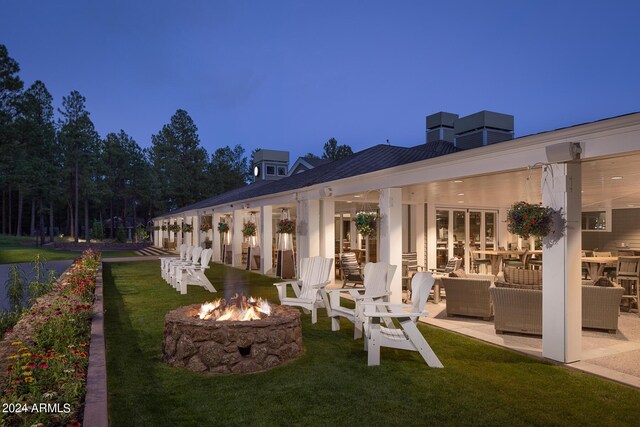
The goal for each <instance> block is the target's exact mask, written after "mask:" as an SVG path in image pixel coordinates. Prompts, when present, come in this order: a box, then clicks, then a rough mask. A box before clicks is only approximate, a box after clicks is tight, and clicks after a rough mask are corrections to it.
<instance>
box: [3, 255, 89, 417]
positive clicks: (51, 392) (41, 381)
mask: <svg viewBox="0 0 640 427" xmlns="http://www.w3.org/2000/svg"><path fill="white" fill-rule="evenodd" d="M99 265H100V254H99V253H97V252H94V251H91V250H87V251H85V252H84V253H83V254H82V256H80V257H78V258H77V259H76V260H75V261H74V263H73V265H72V266H71V267H69V269H68V270H67V274H65V275H63V277H62V278H61V279H60V280H59V281H58V282H57V283H56V285H55V286H54V288H53V290H52V291H51V292H50V293H48V294H47V295H45V296H43V297H41V298H39V299H38V300H37V301H36V303H35V304H34V305H33V307H31V308H30V309H29V310H27V311H26V312H25V314H24V315H23V317H22V319H21V320H20V321H19V322H18V324H17V325H16V326H15V328H14V329H13V330H11V331H8V332H7V333H6V334H5V336H4V339H3V340H2V341H0V369H1V371H0V372H1V373H2V376H1V377H0V390H1V392H0V396H1V397H0V404H1V405H2V407H3V408H5V407H6V408H7V409H8V410H9V411H8V412H4V411H3V412H0V425H3V426H5V425H6V426H14V425H33V424H37V423H44V425H47V426H66V425H72V424H73V423H76V422H77V421H78V418H79V415H80V411H81V408H82V405H83V401H84V396H85V391H86V374H87V367H88V353H89V340H90V326H91V317H92V315H93V310H92V304H93V291H94V289H95V284H96V273H97V270H98V266H99Z"/></svg>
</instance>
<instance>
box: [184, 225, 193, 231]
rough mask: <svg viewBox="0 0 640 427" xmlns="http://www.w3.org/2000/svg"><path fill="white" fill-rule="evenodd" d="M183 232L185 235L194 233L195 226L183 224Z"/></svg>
mask: <svg viewBox="0 0 640 427" xmlns="http://www.w3.org/2000/svg"><path fill="white" fill-rule="evenodd" d="M182 231H183V232H185V233H191V232H193V225H192V224H182Z"/></svg>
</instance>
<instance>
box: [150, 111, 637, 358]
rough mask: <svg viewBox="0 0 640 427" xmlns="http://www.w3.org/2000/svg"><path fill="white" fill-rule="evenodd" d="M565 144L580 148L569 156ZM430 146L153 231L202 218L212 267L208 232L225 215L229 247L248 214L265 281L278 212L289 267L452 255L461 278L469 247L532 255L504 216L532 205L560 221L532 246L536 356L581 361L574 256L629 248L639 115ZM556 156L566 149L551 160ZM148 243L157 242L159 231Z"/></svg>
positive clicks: (214, 202) (213, 208)
mask: <svg viewBox="0 0 640 427" xmlns="http://www.w3.org/2000/svg"><path fill="white" fill-rule="evenodd" d="M572 147H573V148H577V147H579V148H580V150H579V151H580V152H579V153H578V152H577V151H576V152H574V153H571V151H570V150H571V148H572ZM440 148H441V147H437V146H429V144H427V145H426V146H425V147H412V148H402V147H387V146H383V145H380V146H375V147H372V148H371V149H368V150H364V151H363V152H360V153H356V154H355V155H353V156H352V157H351V158H348V159H345V160H343V161H338V162H334V163H329V164H326V165H323V166H320V167H318V168H316V169H312V170H310V171H307V172H305V173H302V174H299V175H294V176H292V177H289V178H285V179H283V180H281V181H279V182H278V183H277V184H271V183H269V185H266V184H265V183H256V184H253V185H251V186H249V187H247V189H246V190H234V192H232V193H233V194H225V195H221V196H218V197H216V198H213V199H211V200H207V201H203V202H201V203H198V204H196V205H194V206H189V207H185V208H183V209H181V210H180V211H177V212H174V213H171V214H167V216H165V217H160V218H156V220H155V224H156V225H157V226H160V225H162V224H163V223H165V222H167V221H176V222H177V221H179V222H184V223H189V224H192V225H193V229H194V230H199V226H200V224H201V223H202V222H203V221H209V219H206V220H203V218H207V217H209V218H210V221H211V223H212V224H213V227H214V230H212V231H211V235H212V236H211V237H212V240H213V249H214V260H220V258H219V256H216V255H219V251H220V248H221V245H220V243H221V241H220V238H221V235H220V234H219V233H217V232H215V225H216V224H217V223H218V222H219V221H220V220H221V218H229V219H230V222H231V241H232V244H231V246H232V247H233V248H239V247H241V246H242V244H243V237H242V233H241V230H242V226H243V223H245V222H246V221H247V218H248V217H249V216H252V217H253V218H255V220H256V221H257V223H258V233H257V236H255V237H256V238H255V239H254V240H255V241H256V242H258V243H257V245H258V246H259V247H260V250H259V252H260V266H259V271H260V272H261V273H263V274H272V275H273V274H274V273H275V270H274V264H275V263H274V255H273V254H274V253H275V251H274V248H275V247H276V245H277V239H276V234H277V233H275V227H276V224H277V221H278V219H279V218H280V214H281V212H282V209H286V210H287V211H288V212H289V214H290V215H291V217H292V218H295V220H296V234H295V256H296V259H297V260H298V261H299V260H300V259H301V258H305V257H309V256H315V255H321V256H325V257H331V258H335V257H336V255H337V254H339V253H340V251H345V250H354V249H356V250H360V251H365V259H367V254H366V253H367V252H368V259H369V260H370V261H376V260H382V261H386V262H388V263H390V264H393V265H401V264H402V254H403V253H406V252H415V253H416V254H417V259H418V264H419V265H422V266H424V267H426V268H428V269H435V268H438V267H441V266H442V262H443V260H447V259H449V258H451V257H453V256H457V257H460V258H462V259H463V260H464V266H465V267H464V268H465V269H466V270H467V271H470V266H471V264H472V262H471V261H472V255H471V251H472V250H479V251H483V250H496V249H498V248H501V247H502V248H508V249H513V250H523V249H530V250H531V249H536V242H535V240H533V239H529V240H523V239H521V238H518V237H517V236H513V235H511V234H509V233H508V231H507V225H506V212H507V210H508V208H509V207H510V206H511V204H512V203H514V202H517V201H519V200H526V201H528V202H531V203H538V202H542V203H543V204H544V205H546V206H550V207H553V208H554V209H556V210H562V212H563V215H564V218H565V220H566V228H565V229H564V232H563V234H562V236H561V237H559V238H558V239H556V241H555V242H554V244H553V245H543V248H542V253H541V255H542V260H543V261H542V272H543V273H542V274H543V276H544V283H545V284H546V285H545V292H544V294H543V298H544V301H543V318H544V325H543V333H542V337H543V338H542V340H541V344H542V345H541V348H542V355H543V357H545V358H548V359H552V360H555V361H559V362H563V363H572V362H577V361H579V360H582V359H583V358H584V357H585V351H586V350H585V349H584V346H583V344H582V341H583V340H582V332H581V321H580V310H581V296H580V286H581V278H582V274H581V273H582V271H581V270H582V269H581V264H582V263H581V251H582V250H583V249H595V248H596V247H597V248H599V249H604V248H606V249H607V250H611V251H614V250H615V249H611V248H616V249H617V246H619V245H622V244H624V245H623V246H625V247H631V248H633V247H640V229H636V228H634V227H635V223H637V218H638V217H639V216H638V213H640V210H638V209H640V192H639V191H638V190H637V182H638V178H639V175H640V172H638V170H637V167H635V165H637V164H638V161H639V160H640V114H637V113H636V114H630V115H626V116H621V117H616V118H611V119H606V120H602V121H598V122H593V123H587V124H583V125H577V126H573V127H570V128H564V129H559V130H555V131H551V132H546V133H541V134H537V135H532V136H527V137H522V138H517V139H514V140H511V141H505V142H501V143H497V144H493V145H488V146H483V147H480V148H476V149H469V150H463V151H460V150H457V151H456V150H451V151H449V152H444V151H442V150H441V149H440ZM439 149H440V152H438V150H439ZM558 152H562V153H564V152H566V153H565V154H563V155H561V156H560V157H557V153H558ZM554 153H556V154H554ZM363 165H364V166H363ZM367 165H368V167H365V166H367ZM361 209H367V210H374V211H377V213H378V215H379V221H378V223H377V236H376V239H375V242H373V243H372V242H370V245H375V246H370V247H369V250H368V251H367V249H366V247H365V246H363V245H362V243H361V238H360V237H359V236H357V233H354V229H353V226H352V224H353V223H352V222H350V219H351V218H353V215H354V214H355V213H356V212H357V211H358V210H361ZM586 212H595V213H597V214H596V217H597V221H596V222H595V223H597V225H596V226H594V229H593V230H587V231H582V220H583V218H582V216H583V213H586ZM634 218H636V220H635V221H634ZM602 221H604V224H603V222H602ZM602 227H604V228H602ZM609 227H610V228H609ZM618 227H621V228H618ZM347 228H348V229H349V231H346V229H347ZM156 237H157V239H156V240H155V242H156V244H157V245H160V244H161V242H162V239H163V237H164V235H163V234H162V233H157V236H156ZM188 238H189V239H190V241H191V242H192V243H193V244H196V245H200V244H202V242H203V239H204V234H203V233H201V232H199V231H196V232H195V234H194V235H192V236H188ZM345 240H347V242H345ZM347 243H348V245H347ZM374 248H375V249H374ZM241 253H242V252H241V251H239V250H235V251H234V255H233V257H232V260H231V263H232V265H234V266H237V267H243V259H242V256H241ZM391 291H392V300H394V301H400V300H401V298H402V279H401V275H399V274H397V275H396V276H395V277H394V279H393V282H392V284H391ZM456 320H457V319H456ZM456 320H450V321H451V322H455V321H456ZM539 341H540V340H539Z"/></svg>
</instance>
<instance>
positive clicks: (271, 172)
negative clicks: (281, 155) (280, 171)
mask: <svg viewBox="0 0 640 427" xmlns="http://www.w3.org/2000/svg"><path fill="white" fill-rule="evenodd" d="M275 174H276V167H275V166H273V165H267V175H275Z"/></svg>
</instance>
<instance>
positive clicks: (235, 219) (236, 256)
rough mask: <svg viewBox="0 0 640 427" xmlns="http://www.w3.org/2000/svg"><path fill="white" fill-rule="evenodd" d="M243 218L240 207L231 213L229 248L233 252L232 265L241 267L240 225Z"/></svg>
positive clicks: (241, 238)
mask: <svg viewBox="0 0 640 427" xmlns="http://www.w3.org/2000/svg"><path fill="white" fill-rule="evenodd" d="M243 218H244V212H243V211H242V210H240V209H235V210H234V211H233V215H232V220H231V222H232V223H233V224H232V227H233V228H232V230H233V233H232V235H231V250H232V252H233V260H232V265H233V266H234V267H242V240H243V237H242V226H243V225H244V223H243Z"/></svg>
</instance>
